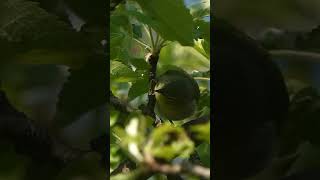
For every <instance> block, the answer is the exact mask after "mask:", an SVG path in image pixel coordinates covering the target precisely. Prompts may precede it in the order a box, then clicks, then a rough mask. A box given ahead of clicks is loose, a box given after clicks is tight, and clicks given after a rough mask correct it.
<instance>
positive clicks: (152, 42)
mask: <svg viewBox="0 0 320 180" xmlns="http://www.w3.org/2000/svg"><path fill="white" fill-rule="evenodd" d="M148 30H149V34H150V38H151V44H152V49H153V50H155V48H156V46H155V44H154V40H153V33H152V29H151V27H150V26H148Z"/></svg>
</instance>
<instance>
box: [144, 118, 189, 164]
mask: <svg viewBox="0 0 320 180" xmlns="http://www.w3.org/2000/svg"><path fill="white" fill-rule="evenodd" d="M193 150H194V144H193V142H192V141H191V140H190V139H189V137H188V136H187V134H186V133H185V131H184V130H183V129H182V128H180V127H173V126H171V125H169V124H164V125H162V126H160V127H158V128H156V129H154V130H153V131H152V134H151V136H150V140H149V142H148V143H147V145H146V146H145V151H146V153H149V154H151V155H152V156H154V157H156V158H161V159H165V160H172V159H173V158H176V157H182V158H186V157H188V156H189V155H190V154H191V153H192V152H193Z"/></svg>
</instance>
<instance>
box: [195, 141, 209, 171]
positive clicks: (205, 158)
mask: <svg viewBox="0 0 320 180" xmlns="http://www.w3.org/2000/svg"><path fill="white" fill-rule="evenodd" d="M196 150H197V152H198V155H199V157H200V160H201V162H202V163H203V164H204V165H205V166H207V167H210V152H211V151H210V144H207V143H202V144H200V145H199V146H197V148H196Z"/></svg>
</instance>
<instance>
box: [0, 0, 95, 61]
mask: <svg viewBox="0 0 320 180" xmlns="http://www.w3.org/2000/svg"><path fill="white" fill-rule="evenodd" d="M0 12H1V18H0V39H2V40H3V41H4V40H5V41H6V42H7V43H14V46H13V47H12V48H14V49H16V52H15V53H14V54H18V55H17V56H18V57H19V58H18V59H17V61H19V62H20V63H21V62H23V61H24V58H27V60H26V62H24V63H28V62H30V59H31V58H32V56H34V55H33V53H35V52H36V55H35V56H38V60H32V61H31V62H32V63H33V64H34V63H42V64H44V63H47V61H48V63H53V62H54V63H56V64H65V65H70V64H74V61H75V59H77V64H81V63H83V60H85V59H86V58H85V57H87V56H88V53H89V49H90V48H89V47H88V46H87V44H86V41H85V40H84V38H83V36H82V35H81V34H80V33H76V32H75V31H74V30H73V29H72V27H71V26H70V25H68V24H66V23H64V22H63V21H60V20H59V19H58V17H56V16H54V15H51V14H49V13H47V12H46V11H45V10H43V9H41V8H40V7H38V4H37V3H34V2H30V1H24V0H15V1H12V0H4V1H1V2H0ZM39 49H41V50H40V51H41V52H42V53H40V54H41V55H39ZM17 50H18V51H17ZM50 51H53V54H55V55H54V57H51V56H50V55H46V53H47V52H50ZM57 53H58V54H60V55H61V54H64V53H65V54H66V56H65V57H64V58H63V59H59V58H61V56H60V55H59V56H58V57H57ZM51 55H52V54H51ZM1 56H2V55H1ZM39 56H41V57H39ZM55 57H56V58H58V59H56V60H54V58H55ZM75 57H76V58H75ZM82 57H84V58H82ZM2 58H3V57H2ZM35 58H37V57H35ZM40 59H41V60H40ZM39 61H41V62H39Z"/></svg>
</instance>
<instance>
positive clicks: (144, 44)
mask: <svg viewBox="0 0 320 180" xmlns="http://www.w3.org/2000/svg"><path fill="white" fill-rule="evenodd" d="M133 39H134V40H135V41H137V42H138V43H139V44H140V45H142V46H144V47H145V48H147V49H148V50H149V51H151V50H152V49H151V47H150V46H149V45H147V44H146V43H144V42H142V41H140V40H138V39H136V38H133Z"/></svg>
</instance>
